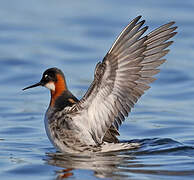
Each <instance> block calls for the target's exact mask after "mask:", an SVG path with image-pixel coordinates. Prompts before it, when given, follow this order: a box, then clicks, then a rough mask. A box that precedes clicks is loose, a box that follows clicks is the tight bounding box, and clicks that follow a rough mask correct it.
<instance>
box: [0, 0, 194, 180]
mask: <svg viewBox="0 0 194 180" xmlns="http://www.w3.org/2000/svg"><path fill="white" fill-rule="evenodd" d="M138 15H142V16H143V17H142V19H146V25H149V27H150V28H149V31H150V30H153V29H154V28H156V27H158V26H160V25H162V24H165V23H167V22H169V21H176V25H177V26H178V27H179V28H178V30H177V31H178V35H176V36H175V37H174V38H173V40H174V41H175V42H174V44H173V45H172V46H171V47H170V49H171V51H170V53H169V54H168V55H167V56H166V58H167V60H168V61H167V63H165V64H164V65H162V67H161V73H160V74H158V75H157V78H158V80H157V81H156V82H155V83H153V84H152V88H151V89H150V90H149V91H148V92H146V95H144V96H143V97H142V98H141V100H140V101H139V102H138V103H137V105H136V106H135V109H133V111H132V113H131V116H129V118H127V119H126V122H125V123H124V124H123V126H122V127H121V140H130V139H136V140H138V141H140V142H143V144H144V145H143V147H142V148H140V149H138V150H136V151H133V152H131V153H130V152H128V153H127V154H122V155H121V154H114V156H113V157H114V158H113V159H114V160H115V159H116V157H117V158H121V156H122V157H125V158H124V159H122V161H120V160H121V159H119V161H115V162H116V164H117V165H115V166H116V167H117V168H116V169H114V172H113V171H112V174H111V173H110V174H108V175H107V171H110V167H108V168H107V169H106V168H104V166H103V169H104V171H105V172H104V171H103V173H101V174H100V175H101V176H99V175H97V174H96V171H97V169H95V168H91V167H92V164H91V167H88V166H87V163H86V162H85V160H84V161H83V164H81V165H77V166H74V165H72V164H73V163H72V162H73V161H74V159H72V161H71V162H69V161H64V162H65V163H64V164H65V168H68V166H70V167H72V168H75V169H74V170H71V173H72V174H71V173H70V175H69V178H70V179H71V178H74V179H86V178H89V179H98V178H105V179H106V178H107V179H112V178H113V179H116V178H117V179H124V178H126V179H193V178H194V146H193V144H194V134H193V132H194V118H193V117H194V85H193V84H194V73H193V69H194V50H193V49H194V41H193V39H194V33H193V29H194V21H193V19H194V1H192V0H187V1H177V0H171V1H162V0H158V1H155V0H147V1H140V0H136V1H127V0H124V1H116V0H112V1H102V0H94V1H89V0H85V1H81V0H78V1H67V0H63V1H62V0H61V1H60V0H56V1H51V0H33V1H26V0H17V1H11V0H6V1H0V73H1V75H0V84H1V86H0V167H1V170H0V179H20V180H21V179H26V177H28V178H29V179H34V178H37V179H55V178H62V177H61V176H59V173H58V171H60V170H61V169H62V165H61V164H60V165H59V164H57V163H56V162H55V163H53V161H52V162H51V161H48V156H47V155H46V154H45V153H46V152H52V151H55V150H54V148H53V147H52V145H51V144H50V142H49V141H48V138H47V136H46V134H45V131H44V125H43V118H44V113H45V111H46V109H47V106H48V103H49V98H50V97H49V91H48V90H46V89H45V88H36V89H33V90H29V91H26V92H22V90H21V89H22V88H23V87H25V86H28V85H31V84H32V83H36V82H38V81H39V80H40V78H41V74H42V72H43V71H44V70H45V69H47V68H49V67H58V68H60V69H62V70H63V71H64V73H65V76H66V80H67V83H68V87H69V89H70V90H71V91H72V92H73V93H74V94H75V95H76V96H77V97H79V98H81V96H82V95H83V94H84V93H85V91H86V90H87V88H88V86H89V84H90V82H91V81H92V79H93V71H94V68H95V65H96V63H97V62H98V61H100V60H102V59H103V57H104V55H105V54H106V52H107V51H108V49H109V48H110V47H111V44H112V43H113V42H114V40H115V38H116V36H118V34H119V33H120V32H121V30H122V29H123V28H124V27H125V26H126V25H127V24H128V23H129V22H130V21H131V20H132V19H133V18H135V17H136V16H138ZM129 156H133V157H134V158H135V159H136V161H134V160H129V159H128V157H129ZM45 159H47V160H45ZM126 159H127V160H126ZM68 160H69V159H68ZM97 160H98V159H97ZM97 160H92V161H97ZM106 161H107V159H103V162H106ZM123 162H124V163H123ZM84 163H85V164H84ZM126 163H127V164H128V165H127V166H124V164H125V165H126ZM49 164H51V165H49ZM100 164H101V165H102V164H103V163H102V162H101V163H100ZM129 164H130V165H129ZM110 165H112V164H110ZM111 167H112V166H111ZM80 169H84V170H80ZM98 174H99V173H98Z"/></svg>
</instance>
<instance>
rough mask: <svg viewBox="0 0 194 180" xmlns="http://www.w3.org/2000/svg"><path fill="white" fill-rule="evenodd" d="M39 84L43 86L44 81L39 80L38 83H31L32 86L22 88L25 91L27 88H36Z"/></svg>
mask: <svg viewBox="0 0 194 180" xmlns="http://www.w3.org/2000/svg"><path fill="white" fill-rule="evenodd" d="M37 86H42V83H41V82H38V83H36V84H33V85H31V86H28V87H25V88H24V89H22V90H23V91H24V90H26V89H30V88H34V87H37Z"/></svg>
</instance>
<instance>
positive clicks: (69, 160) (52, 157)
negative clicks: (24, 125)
mask: <svg viewBox="0 0 194 180" xmlns="http://www.w3.org/2000/svg"><path fill="white" fill-rule="evenodd" d="M130 154H132V151H130ZM130 154H129V153H126V152H125V153H124V152H111V153H103V154H102V153H101V154H92V155H69V154H62V153H48V154H47V159H46V161H47V163H48V164H49V165H54V166H58V167H62V168H64V169H63V170H60V171H57V174H58V177H57V179H63V178H67V177H70V176H72V175H73V169H87V170H93V172H94V176H96V177H99V178H106V177H113V176H117V177H120V178H122V177H124V176H125V175H124V174H123V173H122V171H123V170H122V168H121V167H120V165H122V166H123V165H124V164H129V163H135V157H133V156H132V155H130Z"/></svg>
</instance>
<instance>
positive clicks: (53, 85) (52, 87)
mask: <svg viewBox="0 0 194 180" xmlns="http://www.w3.org/2000/svg"><path fill="white" fill-rule="evenodd" d="M45 87H46V88H48V89H50V90H52V91H55V84H54V82H49V83H47V84H45Z"/></svg>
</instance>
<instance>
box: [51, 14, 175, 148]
mask: <svg viewBox="0 0 194 180" xmlns="http://www.w3.org/2000/svg"><path fill="white" fill-rule="evenodd" d="M140 18H141V16H138V17H136V18H135V19H134V20H133V21H131V23H130V24H129V25H128V26H127V27H126V28H125V29H124V30H123V31H122V32H121V34H120V35H119V36H118V38H117V39H116V41H115V42H114V43H113V45H112V47H111V48H110V50H109V51H108V53H107V54H106V56H105V57H104V59H103V61H102V62H99V63H98V64H97V66H96V69H95V75H94V80H93V82H92V84H91V85H90V88H89V89H88V91H87V92H86V94H85V95H84V96H83V98H82V99H81V100H80V101H79V102H78V103H76V104H75V105H73V107H70V108H68V110H66V112H65V115H64V117H63V121H66V123H67V124H70V125H68V126H69V129H68V128H67V126H66V125H64V124H65V123H64V122H63V123H62V122H61V124H60V125H58V127H59V128H60V130H58V131H57V132H56V133H58V134H57V135H56V134H55V135H54V136H60V138H63V136H64V138H63V139H64V144H65V145H66V146H73V148H74V149H77V150H78V149H79V150H80V149H84V148H83V147H84V146H85V147H86V146H87V147H100V146H101V145H103V143H104V142H112V143H117V142H118V139H117V137H116V136H118V135H119V132H118V130H119V126H120V125H122V123H123V121H124V120H125V117H127V116H128V114H129V112H130V111H131V108H133V107H134V104H135V103H136V102H137V101H138V99H139V98H140V97H141V96H142V95H143V94H144V91H146V90H147V89H149V88H150V86H149V84H150V83H152V82H153V81H154V80H155V78H153V76H154V75H155V74H157V73H158V72H159V69H157V67H158V66H160V65H161V64H163V63H164V62H165V61H166V60H165V59H162V57H163V56H165V55H166V54H167V53H168V52H169V50H167V49H166V48H167V47H168V46H170V45H171V44H172V42H173V41H167V40H168V39H170V38H171V37H173V36H174V35H175V34H176V32H174V31H175V29H176V28H177V27H172V25H173V24H174V22H170V23H168V24H165V25H163V26H161V27H159V28H158V29H156V30H154V31H152V32H150V33H149V34H148V35H146V36H144V37H142V35H143V34H144V33H145V31H146V30H147V29H148V26H145V27H142V26H143V24H144V23H145V21H144V20H143V21H140V22H138V21H139V19H140ZM51 114H52V113H51ZM65 117H68V118H65ZM49 131H50V130H49ZM65 131H68V133H69V135H71V137H65V135H63V134H65V133H67V132H65ZM61 132H62V133H61ZM52 138H53V137H52ZM65 138H66V139H65ZM68 138H74V140H75V142H74V143H73V142H72V144H71V143H70V144H68V143H69V140H68ZM67 142H68V143H67ZM76 143H77V144H76ZM55 145H56V143H55ZM56 146H58V147H59V146H61V145H58V144H57V145H56ZM78 147H79V148H78ZM59 149H63V147H62V146H61V147H59ZM62 151H63V150H62ZM80 151H81V150H80Z"/></svg>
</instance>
